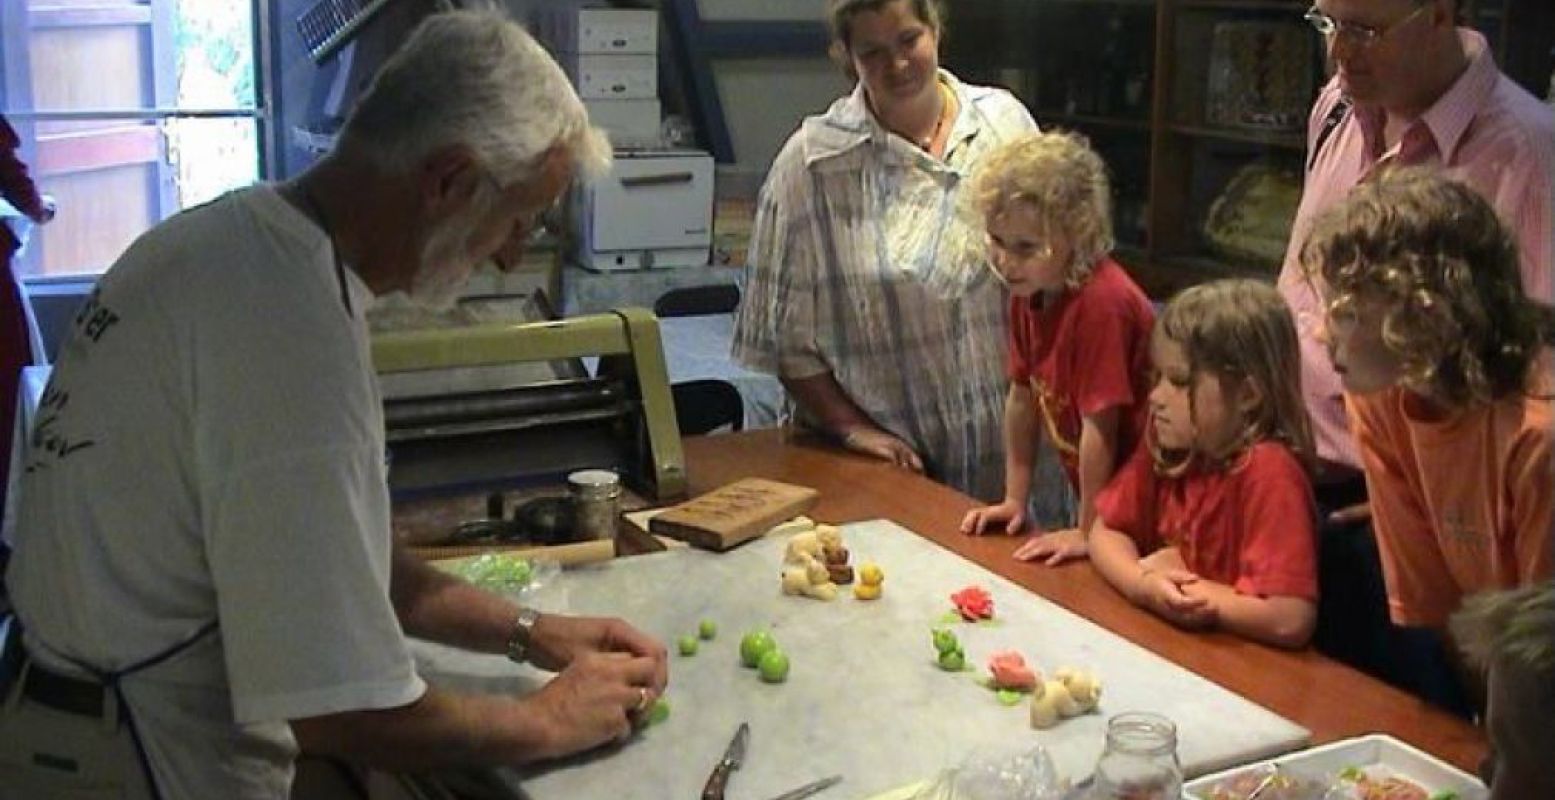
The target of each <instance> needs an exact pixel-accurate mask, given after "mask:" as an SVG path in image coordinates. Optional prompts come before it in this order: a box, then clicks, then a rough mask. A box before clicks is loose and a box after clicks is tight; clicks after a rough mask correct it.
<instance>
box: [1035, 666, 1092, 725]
mask: <svg viewBox="0 0 1555 800" xmlns="http://www.w3.org/2000/svg"><path fill="white" fill-rule="evenodd" d="M1100 703H1101V681H1099V680H1097V678H1096V676H1095V675H1094V674H1092V673H1090V672H1085V671H1083V670H1078V669H1073V668H1071V667H1063V668H1060V669H1058V670H1057V671H1055V672H1054V673H1053V677H1052V678H1051V679H1049V680H1047V681H1040V680H1039V681H1037V688H1036V690H1035V691H1033V692H1032V693H1031V727H1033V728H1043V729H1046V728H1051V727H1053V726H1054V725H1057V724H1058V721H1059V720H1060V719H1067V718H1069V717H1074V716H1079V715H1080V714H1085V713H1088V712H1090V711H1093V710H1095V709H1096V707H1097V706H1098V705H1100Z"/></svg>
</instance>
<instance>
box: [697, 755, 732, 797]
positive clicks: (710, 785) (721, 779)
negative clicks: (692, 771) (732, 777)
mask: <svg viewBox="0 0 1555 800" xmlns="http://www.w3.org/2000/svg"><path fill="white" fill-rule="evenodd" d="M728 785H729V762H727V761H720V762H718V766H716V767H713V774H711V775H709V776H707V785H706V786H703V787H702V800H724V787H725V786H728Z"/></svg>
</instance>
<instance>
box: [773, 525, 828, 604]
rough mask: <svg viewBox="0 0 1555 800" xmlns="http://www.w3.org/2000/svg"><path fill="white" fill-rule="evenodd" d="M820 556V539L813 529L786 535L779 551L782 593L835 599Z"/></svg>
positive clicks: (819, 598) (820, 598) (821, 554)
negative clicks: (784, 542)
mask: <svg viewBox="0 0 1555 800" xmlns="http://www.w3.org/2000/svg"><path fill="white" fill-rule="evenodd" d="M827 527H830V526H827ZM822 556H823V551H822V545H821V539H820V537H819V536H818V535H817V534H816V531H815V530H808V531H804V532H802V533H796V534H794V535H793V536H791V537H789V540H788V547H787V548H786V549H785V550H784V552H783V573H782V575H783V593H784V594H792V595H803V596H805V597H813V598H815V599H817V600H833V599H835V598H836V597H837V584H835V583H832V582H831V573H830V572H829V571H827V569H826V564H825V562H824V561H822V560H821V559H822Z"/></svg>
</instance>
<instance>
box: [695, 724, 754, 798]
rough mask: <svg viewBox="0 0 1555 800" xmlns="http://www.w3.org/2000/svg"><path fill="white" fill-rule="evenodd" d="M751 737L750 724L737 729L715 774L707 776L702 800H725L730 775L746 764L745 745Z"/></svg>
mask: <svg viewBox="0 0 1555 800" xmlns="http://www.w3.org/2000/svg"><path fill="white" fill-rule="evenodd" d="M750 735H751V726H750V724H749V723H746V722H742V723H740V727H739V728H737V729H735V731H734V738H733V739H730V740H729V747H728V749H726V750H724V755H723V758H720V759H718V764H717V765H716V766H714V767H713V774H711V775H709V776H707V784H706V785H705V786H703V787H702V800H723V797H724V787H726V786H728V785H729V773H730V772H731V771H733V770H737V769H739V768H740V764H742V763H744V762H745V743H746V742H748V741H750Z"/></svg>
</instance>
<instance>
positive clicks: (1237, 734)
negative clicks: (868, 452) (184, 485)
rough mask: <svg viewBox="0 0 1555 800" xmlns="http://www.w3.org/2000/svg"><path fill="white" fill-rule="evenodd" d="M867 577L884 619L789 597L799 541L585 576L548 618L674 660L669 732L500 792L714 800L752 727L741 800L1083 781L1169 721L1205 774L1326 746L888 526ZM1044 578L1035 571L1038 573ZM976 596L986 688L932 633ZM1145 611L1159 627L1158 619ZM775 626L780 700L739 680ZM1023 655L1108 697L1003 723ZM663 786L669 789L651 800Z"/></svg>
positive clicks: (864, 531) (489, 662) (494, 667)
mask: <svg viewBox="0 0 1555 800" xmlns="http://www.w3.org/2000/svg"><path fill="white" fill-rule="evenodd" d="M844 536H845V540H846V545H847V546H848V547H849V548H850V549H851V551H852V553H853V559H852V563H853V564H854V565H855V566H856V565H858V564H860V563H862V562H864V561H873V562H876V563H878V564H879V565H880V566H881V567H882V568H883V569H884V570H885V574H886V580H885V584H884V585H885V595H884V597H882V598H881V599H880V600H877V601H874V602H863V601H858V600H855V599H854V598H853V597H852V594H851V592H845V593H844V594H843V595H841V596H840V597H839V598H838V599H837V600H835V601H833V602H830V603H826V602H820V601H816V600H810V599H806V598H797V597H790V596H784V595H782V594H781V593H780V591H779V585H778V568H779V563H780V561H781V558H782V552H783V547H784V544H785V542H784V541H783V540H781V539H777V538H765V539H758V540H756V541H753V542H751V543H749V544H747V545H744V546H742V547H740V548H737V549H735V550H733V551H731V552H728V553H723V554H715V553H709V552H703V551H698V550H690V549H681V550H671V551H667V552H663V553H656V554H652V555H647V556H635V557H631V558H625V559H617V560H615V561H613V562H609V563H607V564H602V565H597V566H594V567H589V568H584V569H580V570H576V571H569V572H567V573H565V574H564V577H563V579H562V580H561V581H559V582H558V583H557V584H555V585H553V586H551V587H549V588H547V589H543V590H541V592H540V593H539V596H538V597H537V598H536V603H537V604H538V605H541V606H542V608H546V609H548V610H556V611H570V612H574V613H589V614H616V615H621V616H624V617H626V618H628V619H630V620H631V621H633V622H634V623H635V624H636V625H638V626H639V627H641V628H643V629H644V630H646V631H647V632H649V633H650V634H653V635H656V636H658V637H660V638H661V639H662V640H663V641H665V642H666V644H667V645H668V646H669V647H670V648H671V656H670V659H671V664H670V688H669V690H668V692H667V694H666V699H667V700H668V701H669V703H670V705H671V715H670V717H669V719H668V720H667V721H665V722H663V723H660V724H659V725H656V726H653V727H651V728H648V729H647V730H645V731H642V732H641V733H639V734H638V735H636V736H635V737H634V738H633V740H632V741H630V742H627V743H626V744H625V745H623V746H620V747H613V748H609V749H605V750H600V751H596V752H593V753H589V754H584V755H582V756H579V757H575V758H572V759H568V760H564V761H562V762H559V763H554V764H550V765H547V766H545V767H543V768H535V769H531V770H526V771H522V772H520V771H517V770H504V771H502V780H503V782H504V783H506V784H507V785H508V786H509V788H510V789H512V790H515V791H516V793H519V794H521V795H522V796H526V797H533V798H541V799H542V800H543V799H545V798H595V797H598V798H616V797H649V796H651V797H666V798H668V797H696V796H699V793H700V791H701V788H702V785H703V782H704V781H705V780H706V778H707V776H708V773H709V771H710V770H711V769H712V767H713V764H714V763H715V762H716V761H717V760H718V758H719V756H720V755H721V754H722V752H723V749H724V747H725V745H726V744H727V743H728V741H729V738H730V736H731V735H732V734H733V732H734V730H735V728H736V726H738V725H739V723H741V722H749V723H750V726H751V738H750V748H749V752H748V754H747V757H746V763H745V766H744V768H743V769H741V770H739V771H738V772H736V773H735V775H734V777H733V778H732V780H731V782H730V785H729V790H728V796H729V798H730V799H731V800H737V799H738V798H767V797H771V796H773V795H776V794H778V793H779V792H782V791H785V790H788V789H791V788H794V787H795V786H798V785H800V784H803V783H806V782H808V781H810V780H813V779H815V778H819V777H822V776H825V775H830V774H833V773H840V774H842V775H843V776H844V781H843V782H842V783H841V784H839V785H838V786H835V787H833V788H831V789H829V790H827V791H825V792H823V793H822V794H820V795H818V797H819V798H822V800H826V799H827V798H841V797H870V796H872V795H875V794H878V793H880V792H884V791H887V790H891V789H893V788H896V787H899V786H901V785H903V784H906V783H911V782H913V781H917V780H921V779H924V778H929V777H932V776H933V775H935V774H936V773H937V772H938V771H940V770H942V769H944V768H947V767H953V766H955V765H957V764H959V763H962V762H963V761H964V760H965V759H967V758H968V757H969V756H971V755H973V754H976V753H979V752H987V751H989V750H990V749H993V750H998V751H999V752H1011V751H1015V750H1024V749H1029V748H1032V747H1035V746H1038V745H1040V746H1042V747H1043V748H1045V749H1046V750H1047V752H1048V753H1049V755H1050V756H1051V757H1052V759H1053V761H1054V764H1055V765H1056V767H1057V768H1058V771H1059V772H1060V773H1061V774H1063V775H1065V776H1069V777H1070V778H1072V779H1075V780H1078V779H1079V778H1082V777H1084V776H1086V775H1088V774H1090V772H1091V770H1092V768H1093V767H1094V765H1095V763H1096V759H1097V757H1098V756H1099V755H1100V753H1101V750H1102V746H1103V740H1104V733H1105V730H1106V720H1107V718H1108V717H1109V716H1111V715H1113V714H1116V713H1119V712H1123V711H1154V712H1158V713H1161V714H1164V715H1165V716H1167V717H1168V718H1170V719H1172V720H1174V721H1175V722H1176V724H1177V726H1178V738H1179V745H1178V753H1179V756H1180V757H1181V760H1182V763H1183V765H1184V768H1185V771H1186V772H1187V773H1188V774H1189V775H1190V776H1191V775H1198V774H1203V773H1205V772H1209V771H1213V770H1216V769H1220V768H1223V767H1226V766H1230V765H1234V764H1240V763H1244V762H1247V761H1252V760H1256V759H1260V758H1265V757H1268V756H1271V755H1275V754H1278V753H1282V752H1286V751H1289V750H1292V749H1295V748H1298V747H1301V746H1303V745H1304V744H1305V743H1306V742H1307V740H1308V732H1307V731H1306V730H1305V729H1303V728H1301V727H1300V726H1298V725H1296V724H1295V723H1292V722H1290V721H1289V720H1286V719H1284V718H1282V717H1279V716H1277V715H1275V714H1273V713H1272V712H1270V711H1267V710H1266V709H1264V708H1262V707H1260V706H1257V705H1255V704H1253V703H1252V702H1250V701H1248V700H1246V699H1243V698H1242V697H1240V696H1238V695H1235V694H1233V693H1231V692H1229V691H1228V690H1225V689H1223V688H1221V687H1220V686H1218V685H1216V684H1213V683H1210V682H1209V681H1207V680H1205V679H1203V678H1200V677H1199V676H1197V675H1194V674H1192V673H1190V672H1187V671H1186V670H1184V669H1182V668H1181V667H1178V666H1177V665H1175V664H1173V663H1171V662H1169V661H1166V660H1164V659H1162V658H1160V657H1158V656H1156V655H1154V654H1152V653H1150V652H1148V651H1146V650H1144V649H1142V648H1140V647H1138V646H1136V645H1134V644H1132V643H1131V642H1128V641H1127V640H1124V639H1122V638H1120V637H1117V636H1115V635H1113V634H1112V633H1110V632H1108V631H1106V630H1105V629H1103V628H1101V627H1098V626H1096V625H1094V624H1092V623H1091V622H1089V621H1087V620H1085V619H1083V618H1081V617H1078V616H1076V615H1074V614H1072V613H1070V612H1068V611H1066V610H1064V609H1062V608H1060V607H1058V606H1056V605H1054V604H1052V603H1049V602H1048V601H1046V600H1044V599H1042V598H1041V597H1040V596H1037V595H1035V594H1032V593H1030V592H1028V591H1026V590H1025V589H1023V588H1021V587H1019V586H1017V585H1015V584H1013V583H1010V582H1008V581H1006V580H1004V579H1003V578H1000V577H999V576H997V575H995V574H993V573H991V572H988V571H987V570H985V569H983V568H982V567H979V566H977V565H976V564H973V563H971V562H969V561H966V560H964V559H962V558H961V557H959V556H957V555H955V554H953V553H950V552H948V551H946V550H943V549H941V548H940V547H939V546H938V545H935V544H934V543H932V542H930V541H928V540H926V539H923V538H921V537H919V536H917V535H915V534H913V533H911V532H910V531H908V530H906V529H904V528H901V527H900V526H898V525H896V524H894V523H891V522H888V521H882V520H876V521H870V522H863V523H856V524H852V525H848V526H846V527H845V528H844ZM1033 568H1037V567H1033ZM971 584H977V585H980V586H982V587H984V588H985V589H987V590H988V591H989V592H990V593H991V594H992V595H993V598H994V602H995V608H996V618H995V620H994V621H993V622H987V623H981V624H977V625H969V624H965V623H953V624H951V625H949V627H951V628H952V629H954V630H955V632H956V634H957V635H958V636H959V637H960V639H961V642H962V644H963V646H964V647H965V649H966V653H967V658H968V663H969V664H972V665H975V666H976V667H977V668H978V671H977V672H963V673H947V672H943V671H941V670H940V669H938V668H937V667H936V666H935V665H934V662H933V655H934V650H933V647H932V644H931V641H930V630H931V629H932V628H934V627H936V626H939V625H941V624H943V622H944V620H945V617H946V614H947V612H949V611H950V610H951V605H950V602H949V599H948V596H949V595H950V594H951V593H952V592H954V591H956V590H958V589H961V588H963V587H965V586H967V585H971ZM1140 613H1145V612H1140ZM702 619H709V620H712V621H714V622H715V623H716V624H717V625H718V629H719V633H718V636H717V638H716V639H714V640H713V641H708V642H702V643H701V649H700V651H699V652H698V654H697V655H695V656H692V657H682V656H680V655H678V654H676V653H675V652H674V651H675V648H674V641H675V639H677V638H678V637H679V636H682V635H685V634H690V633H694V632H695V631H696V628H697V624H698V622H699V621H700V620H702ZM755 628H766V629H769V630H770V631H771V632H772V634H773V636H774V637H775V638H776V639H777V640H778V642H779V644H780V645H781V646H782V647H783V649H784V650H785V651H786V652H787V653H788V654H789V656H790V659H791V662H792V669H791V672H790V674H789V677H788V680H787V682H785V683H781V684H768V683H763V682H762V681H761V680H760V679H759V678H758V676H757V674H756V672H755V671H754V670H750V669H745V668H743V667H742V666H741V665H740V662H739V655H738V648H739V640H740V636H741V634H742V633H743V632H745V631H748V630H751V629H755ZM1005 649H1016V650H1019V651H1020V652H1021V653H1022V654H1024V655H1025V657H1026V659H1027V661H1028V663H1030V662H1035V664H1036V665H1038V666H1039V667H1040V668H1041V669H1043V670H1047V671H1049V672H1051V671H1052V670H1055V669H1057V668H1059V667H1063V666H1076V667H1083V668H1087V669H1090V670H1093V671H1095V672H1096V673H1097V674H1098V675H1099V676H1100V678H1101V680H1102V682H1103V685H1104V687H1105V688H1104V693H1103V696H1102V702H1101V708H1100V709H1099V710H1098V712H1097V713H1094V714H1090V715H1086V716H1082V717H1077V718H1073V719H1070V720H1066V721H1064V722H1061V723H1060V724H1059V725H1058V726H1057V727H1055V728H1052V729H1050V730H1042V731H1039V730H1034V729H1032V728H1031V727H1030V725H1029V722H1028V705H1027V704H1026V703H1025V702H1022V703H1021V704H1019V705H1016V706H1013V707H1007V706H1003V705H1001V704H1000V703H998V702H997V701H996V699H995V695H994V694H993V692H991V691H989V690H988V689H986V688H984V687H983V686H981V685H979V683H978V682H977V680H976V679H977V677H978V676H979V675H985V674H986V666H985V665H986V662H987V658H988V656H989V655H990V654H992V653H993V652H995V651H998V650H1005ZM416 653H417V659H418V662H419V664H420V666H421V668H422V672H423V674H424V675H425V676H426V678H427V679H428V680H429V681H430V682H432V683H433V684H434V685H443V686H447V687H450V688H456V689H467V690H476V691H518V692H522V691H526V690H529V689H532V688H534V687H535V686H537V685H539V682H540V681H543V680H544V679H545V677H546V676H545V674H544V673H540V672H537V671H532V670H528V669H527V668H521V667H514V666H512V665H511V664H508V663H507V662H505V661H503V660H502V659H501V658H498V657H490V656H473V655H470V654H466V653H460V652H458V651H453V650H449V649H447V648H442V647H438V646H434V645H429V644H425V643H417V645H416ZM650 787H651V788H650Z"/></svg>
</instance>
